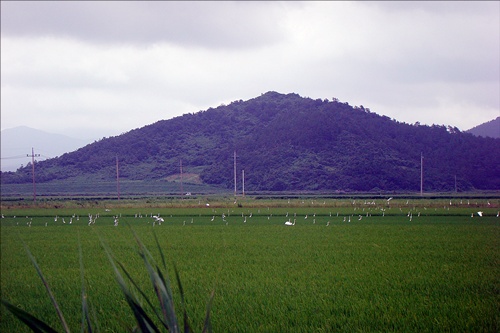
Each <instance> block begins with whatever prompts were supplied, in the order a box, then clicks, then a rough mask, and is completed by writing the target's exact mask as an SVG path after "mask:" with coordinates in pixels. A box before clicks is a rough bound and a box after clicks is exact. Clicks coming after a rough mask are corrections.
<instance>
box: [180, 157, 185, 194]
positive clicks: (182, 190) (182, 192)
mask: <svg viewBox="0 0 500 333" xmlns="http://www.w3.org/2000/svg"><path fill="white" fill-rule="evenodd" d="M179 166H180V171H181V199H182V196H183V195H184V187H183V184H182V160H180V161H179Z"/></svg>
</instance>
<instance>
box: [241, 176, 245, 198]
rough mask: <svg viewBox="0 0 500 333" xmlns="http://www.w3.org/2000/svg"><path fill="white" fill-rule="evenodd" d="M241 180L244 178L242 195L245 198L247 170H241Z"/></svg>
mask: <svg viewBox="0 0 500 333" xmlns="http://www.w3.org/2000/svg"><path fill="white" fill-rule="evenodd" d="M241 178H242V187H243V191H242V195H243V197H245V170H241Z"/></svg>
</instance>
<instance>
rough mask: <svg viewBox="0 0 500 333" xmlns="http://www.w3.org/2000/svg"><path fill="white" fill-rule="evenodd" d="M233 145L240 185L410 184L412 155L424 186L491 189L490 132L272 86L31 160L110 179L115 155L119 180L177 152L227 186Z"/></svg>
mask: <svg viewBox="0 0 500 333" xmlns="http://www.w3.org/2000/svg"><path fill="white" fill-rule="evenodd" d="M234 151H236V153H237V176H238V183H240V182H241V171H242V170H245V190H247V191H262V190H271V191H281V190H291V191H298V190H330V191H371V190H376V191H418V190H419V189H420V166H421V154H422V155H423V157H424V189H425V190H426V191H450V190H454V189H455V185H456V186H457V188H458V190H462V191H465V190H474V189H480V190H486V189H488V190H499V189H500V163H499V161H500V139H492V138H482V137H475V136H473V135H472V134H468V133H462V132H460V131H459V130H458V129H457V128H451V127H445V126H436V125H434V126H422V125H419V124H414V125H410V124H405V123H399V122H397V121H395V120H391V119H389V118H388V117H384V116H380V115H377V114H375V113H372V112H370V110H369V109H366V108H364V107H363V106H359V107H353V106H350V105H349V104H348V103H342V102H339V101H338V100H336V99H333V100H320V99H316V100H314V99H310V98H303V97H301V96H299V95H297V94H287V95H284V94H279V93H276V92H268V93H265V94H263V95H261V96H259V97H257V98H254V99H251V100H248V101H241V100H240V101H235V102H232V103H231V104H230V105H227V106H226V105H221V106H219V107H217V108H210V109H208V110H206V111H200V112H197V113H195V114H186V115H183V116H180V117H176V118H173V119H170V120H161V121H158V122H156V123H154V124H151V125H148V126H145V127H142V128H139V129H135V130H131V131H130V132H127V133H125V134H122V135H120V136H116V137H110V138H104V139H102V140H100V141H98V142H95V143H93V144H90V145H87V146H85V147H83V148H81V149H79V150H77V151H75V152H71V153H67V154H64V155H62V156H60V157H58V158H54V159H50V160H46V161H42V162H37V164H36V169H37V176H36V177H37V181H38V182H44V181H51V180H55V179H67V178H71V177H77V176H79V177H81V176H82V175H86V176H87V177H88V178H89V179H90V178H91V179H96V180H112V179H114V177H115V176H116V158H118V160H119V165H120V167H119V168H120V178H121V179H130V180H133V179H164V178H166V177H169V176H172V175H175V174H178V173H179V170H180V167H179V166H180V161H181V160H182V166H183V172H185V173H190V174H197V175H199V179H201V181H203V182H204V183H206V184H211V185H217V186H221V187H224V188H228V189H231V188H233V187H234V174H233V154H234ZM455 179H456V183H455ZM30 181H31V166H30V165H27V166H26V167H24V168H21V169H19V170H18V171H17V172H15V173H14V172H11V173H2V182H3V183H22V182H30ZM238 187H239V188H241V184H238Z"/></svg>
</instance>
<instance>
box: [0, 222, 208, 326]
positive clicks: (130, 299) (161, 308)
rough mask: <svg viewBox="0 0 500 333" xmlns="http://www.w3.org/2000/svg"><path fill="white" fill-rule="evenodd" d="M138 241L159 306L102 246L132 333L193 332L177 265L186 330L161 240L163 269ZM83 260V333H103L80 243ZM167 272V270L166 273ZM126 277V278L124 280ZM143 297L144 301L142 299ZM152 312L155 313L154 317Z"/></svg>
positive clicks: (24, 316)
mask: <svg viewBox="0 0 500 333" xmlns="http://www.w3.org/2000/svg"><path fill="white" fill-rule="evenodd" d="M132 233H133V235H134V238H135V241H136V243H137V246H138V254H139V256H140V257H141V259H142V261H143V263H144V267H145V269H146V271H147V273H148V276H149V278H150V282H151V285H152V287H153V290H154V294H155V295H156V298H157V302H158V303H157V305H155V304H153V301H152V300H151V299H150V297H148V296H147V293H146V292H145V291H144V290H143V289H142V288H141V287H140V286H139V284H138V283H137V282H136V280H134V278H132V276H131V275H130V274H129V272H128V271H127V269H126V268H125V266H124V265H123V264H122V263H121V262H119V261H118V260H117V259H116V258H114V256H113V254H112V252H111V249H110V248H109V246H107V245H106V243H105V241H104V240H103V239H102V238H100V242H101V245H102V247H103V249H104V251H105V253H106V255H107V257H108V259H109V262H110V264H111V266H112V268H113V271H114V273H115V278H116V281H117V283H118V285H119V287H120V289H121V291H122V293H123V296H124V298H125V300H126V302H127V304H128V305H129V307H130V309H131V311H132V314H133V317H134V318H135V322H136V326H135V327H133V328H131V329H130V331H131V332H142V333H146V332H162V331H168V332H173V333H177V332H181V331H182V332H192V331H193V330H192V328H191V326H190V324H189V316H188V314H187V310H186V307H185V303H184V290H183V288H182V283H181V279H180V275H179V272H178V270H177V268H176V266H175V265H174V270H175V277H176V281H177V285H178V288H179V291H180V298H181V305H182V317H183V326H182V327H181V325H180V324H179V320H178V317H177V312H176V309H175V307H174V298H173V293H172V289H171V287H170V281H169V278H168V274H167V265H166V261H165V256H164V254H163V251H162V249H161V247H160V244H159V242H158V239H157V237H156V235H155V234H153V235H154V238H155V241H156V245H157V246H158V250H159V253H160V256H161V262H162V268H160V267H159V266H158V265H157V264H156V263H155V261H154V259H153V256H152V255H151V253H150V252H149V251H148V249H147V248H146V247H145V246H144V244H143V243H142V242H141V240H140V239H139V237H138V236H137V235H136V234H135V232H133V231H132ZM23 246H24V248H25V250H26V252H27V255H28V257H29V259H30V261H31V263H32V264H33V266H34V267H35V270H36V272H37V274H38V276H39V277H40V279H41V280H42V283H43V285H44V287H45V290H46V291H47V294H48V295H49V298H50V300H51V302H52V306H53V308H54V310H55V312H56V313H57V316H58V318H59V322H60V323H61V326H62V331H63V332H66V333H69V332H70V329H69V327H68V324H67V322H66V319H65V318H64V315H63V312H62V310H61V308H60V306H59V304H58V302H57V301H56V299H55V297H54V294H53V293H52V290H51V288H50V286H49V283H48V281H47V280H46V278H45V276H44V275H43V273H42V270H41V268H40V266H39V265H38V263H37V261H36V259H35V257H34V256H33V255H32V253H31V251H30V249H29V248H28V246H27V245H26V244H25V243H24V242H23ZM79 258H80V273H81V281H82V287H81V288H82V290H81V297H82V300H81V302H82V323H81V328H80V329H81V332H89V333H92V332H99V328H98V323H97V320H96V319H95V316H94V318H91V316H90V312H89V304H88V298H87V297H88V295H87V292H86V288H85V278H84V267H83V260H82V248H81V244H80V240H79ZM162 269H163V270H162ZM124 276H125V277H124ZM139 295H140V297H139ZM213 296H214V291H212V293H211V295H210V300H209V302H208V304H207V308H206V316H205V320H204V324H203V329H202V332H203V333H205V332H212V328H211V324H210V309H211V305H212V300H213ZM143 302H144V303H146V304H147V306H144V305H143ZM1 303H2V304H3V305H4V306H5V307H6V308H7V310H8V311H10V312H11V313H12V314H13V315H14V316H15V317H17V318H18V319H19V320H20V321H22V322H23V323H24V324H26V325H27V326H28V327H29V328H30V329H31V330H33V332H46V333H52V332H57V330H56V329H54V328H53V327H51V326H50V325H49V324H47V323H46V322H44V321H43V320H42V319H39V318H36V317H35V316H33V315H31V314H30V313H28V312H26V311H24V310H22V309H21V308H19V307H17V306H15V305H13V304H11V303H10V302H8V301H7V300H5V299H3V298H2V299H1ZM151 311H152V312H153V313H154V316H152V315H151V314H150V313H151Z"/></svg>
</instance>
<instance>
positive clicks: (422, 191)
mask: <svg viewBox="0 0 500 333" xmlns="http://www.w3.org/2000/svg"><path fill="white" fill-rule="evenodd" d="M423 194H424V154H423V153H420V196H422V195H423Z"/></svg>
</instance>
